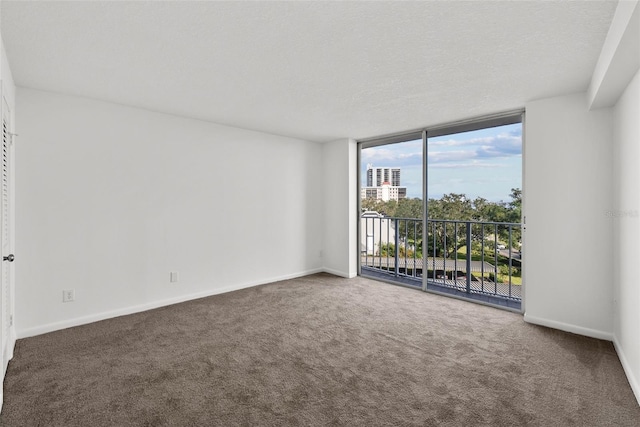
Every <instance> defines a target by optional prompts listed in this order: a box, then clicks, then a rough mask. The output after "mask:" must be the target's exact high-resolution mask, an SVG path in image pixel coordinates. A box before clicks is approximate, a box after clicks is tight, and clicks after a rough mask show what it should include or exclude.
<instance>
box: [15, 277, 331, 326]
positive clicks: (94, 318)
mask: <svg viewBox="0 0 640 427" xmlns="http://www.w3.org/2000/svg"><path fill="white" fill-rule="evenodd" d="M324 271H325V270H324V269H323V268H315V269H312V270H306V271H301V272H298V273H292V274H286V275H283V276H278V277H271V278H268V279H263V280H259V281H251V282H243V283H237V284H235V285H231V286H226V287H223V288H216V289H212V290H207V291H204V292H197V293H193V294H187V295H180V296H177V297H174V298H169V299H165V300H159V301H152V302H149V303H146V304H140V305H134V306H130V307H124V308H120V309H117V310H111V311H105V312H102V313H97V314H91V315H89V316H83V317H76V318H73V319H67V320H63V321H60V322H53V323H48V324H45V325H40V326H36V327H33V328H27V329H23V330H20V331H18V334H17V336H18V338H28V337H33V336H36V335H41V334H46V333H48V332H53V331H59V330H61V329H66V328H72V327H74V326H81V325H86V324H88V323H93V322H99V321H101V320H106V319H111V318H114V317H119V316H126V315H128V314H134V313H140V312H142V311H147V310H153V309H154V308H160V307H164V306H167V305H172V304H178V303H181V302H185V301H191V300H194V299H198V298H205V297H209V296H212V295H218V294H224V293H227V292H232V291H237V290H240V289H245V288H251V287H254V286H260V285H265V284H267V283H273V282H279V281H281V280H289V279H295V278H297V277H303V276H308V275H310V274H315V273H321V272H324Z"/></svg>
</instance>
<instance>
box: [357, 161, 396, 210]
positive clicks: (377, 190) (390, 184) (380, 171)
mask: <svg viewBox="0 0 640 427" xmlns="http://www.w3.org/2000/svg"><path fill="white" fill-rule="evenodd" d="M406 197H407V187H401V186H400V168H375V167H373V165H370V164H369V165H367V186H366V187H362V188H361V190H360V198H361V199H375V200H382V201H383V202H388V201H389V200H395V201H398V200H400V199H404V198H406Z"/></svg>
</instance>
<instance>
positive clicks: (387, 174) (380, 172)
mask: <svg viewBox="0 0 640 427" xmlns="http://www.w3.org/2000/svg"><path fill="white" fill-rule="evenodd" d="M385 182H388V183H389V184H391V185H392V186H393V187H399V186H400V168H374V167H373V165H371V164H368V165H367V187H380V186H382V184H383V183H385Z"/></svg>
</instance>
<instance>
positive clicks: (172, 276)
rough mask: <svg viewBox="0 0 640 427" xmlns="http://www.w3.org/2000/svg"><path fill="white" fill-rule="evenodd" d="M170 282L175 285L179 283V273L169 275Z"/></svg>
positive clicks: (173, 272) (174, 272)
mask: <svg viewBox="0 0 640 427" xmlns="http://www.w3.org/2000/svg"><path fill="white" fill-rule="evenodd" d="M169 281H170V282H171V283H175V282H177V281H178V272H177V271H172V272H171V273H169Z"/></svg>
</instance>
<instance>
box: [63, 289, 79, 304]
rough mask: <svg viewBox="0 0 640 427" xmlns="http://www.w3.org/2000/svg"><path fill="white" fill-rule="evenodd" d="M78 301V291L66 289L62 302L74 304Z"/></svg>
mask: <svg viewBox="0 0 640 427" xmlns="http://www.w3.org/2000/svg"><path fill="white" fill-rule="evenodd" d="M75 299H76V291H75V290H73V289H65V290H64V291H62V302H73V301H74V300H75Z"/></svg>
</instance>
